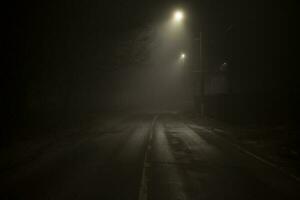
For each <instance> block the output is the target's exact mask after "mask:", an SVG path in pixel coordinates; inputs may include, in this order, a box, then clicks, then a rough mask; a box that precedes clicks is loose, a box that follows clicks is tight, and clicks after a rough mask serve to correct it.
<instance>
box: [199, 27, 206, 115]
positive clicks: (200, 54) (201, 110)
mask: <svg viewBox="0 0 300 200" xmlns="http://www.w3.org/2000/svg"><path fill="white" fill-rule="evenodd" d="M199 70H200V117H201V118H204V90H205V87H204V84H205V80H204V78H205V75H204V66H203V61H202V32H201V31H200V32H199Z"/></svg>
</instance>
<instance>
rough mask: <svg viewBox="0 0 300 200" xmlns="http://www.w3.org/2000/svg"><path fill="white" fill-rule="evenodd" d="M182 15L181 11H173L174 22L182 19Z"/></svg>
mask: <svg viewBox="0 0 300 200" xmlns="http://www.w3.org/2000/svg"><path fill="white" fill-rule="evenodd" d="M183 17H184V16H183V12H182V11H179V10H177V11H175V12H174V15H173V18H174V20H175V21H176V22H180V21H182V19H183Z"/></svg>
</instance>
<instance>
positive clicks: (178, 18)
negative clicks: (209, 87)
mask: <svg viewBox="0 0 300 200" xmlns="http://www.w3.org/2000/svg"><path fill="white" fill-rule="evenodd" d="M183 18H184V13H183V12H182V11H181V10H176V11H175V12H174V13H173V21H175V22H176V23H180V22H181V21H182V20H183ZM198 40H199V72H200V95H199V97H200V99H199V100H200V115H201V117H204V112H205V111H204V90H205V86H204V85H205V80H204V79H205V75H204V70H203V65H202V64H203V61H202V33H201V31H200V32H199V38H198ZM185 57H186V56H185V54H183V53H182V54H181V56H180V59H181V60H182V61H183V63H184V59H185Z"/></svg>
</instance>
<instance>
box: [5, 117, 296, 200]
mask: <svg viewBox="0 0 300 200" xmlns="http://www.w3.org/2000/svg"><path fill="white" fill-rule="evenodd" d="M95 126H96V125H95ZM93 130H95V131H93V132H88V131H87V133H86V134H83V136H81V137H80V138H78V139H77V140H74V141H72V142H70V143H68V145H65V146H63V147H62V148H59V149H58V150H53V149H52V150H51V151H50V150H49V152H47V153H46V154H45V155H44V156H43V157H42V158H40V159H37V160H34V161H33V162H32V163H29V164H27V165H26V166H22V167H20V168H19V169H18V170H17V171H14V172H13V173H7V172H6V173H5V174H3V173H2V180H1V188H0V192H1V199H9V200H11V199H12V200H14V199H16V200H18V199H20V200H21V199H22V200H23V199H24V200H26V199H30V200H35V199H42V200H43V199H51V200H52V199H53V200H56V199H57V200H60V199H64V200H66V199H72V200H75V199H98V200H99V199H101V200H117V199H120V200H127V199H128V200H129V199H130V200H134V199H143V200H146V199H148V200H169V199H170V200H171V199H172V200H182V199H199V200H219V199H226V200H227V199H228V200H229V199H230V200H231V199H241V200H248V199H255V200H260V199H274V200H277V199H300V198H299V197H300V190H299V189H300V185H299V183H297V182H296V181H295V180H293V179H292V178H290V177H288V176H287V175H286V174H283V173H281V172H280V170H278V169H276V168H274V167H272V166H269V165H267V164H265V163H263V162H261V161H260V160H258V159H256V158H255V157H253V156H250V155H248V154H246V153H244V152H243V151H241V150H240V149H238V148H236V147H235V146H234V145H232V144H231V143H230V142H227V141H226V140H224V139H223V138H222V137H220V136H218V135H217V134H215V133H214V132H212V131H210V130H209V129H207V128H206V127H201V126H198V125H196V124H193V123H192V122H189V121H187V120H185V119H183V118H182V117H180V116H179V115H176V114H160V115H157V114H147V115H135V116H130V117H128V118H127V119H124V120H121V121H118V122H116V123H115V124H113V126H111V128H109V129H107V128H106V129H105V130H104V129H101V126H99V127H97V126H96V127H93Z"/></svg>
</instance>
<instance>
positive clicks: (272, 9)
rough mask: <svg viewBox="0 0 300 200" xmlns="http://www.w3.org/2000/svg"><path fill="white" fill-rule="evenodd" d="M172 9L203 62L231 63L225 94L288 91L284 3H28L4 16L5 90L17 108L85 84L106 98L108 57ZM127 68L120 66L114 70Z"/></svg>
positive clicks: (15, 5) (207, 0) (212, 0)
mask: <svg viewBox="0 0 300 200" xmlns="http://www.w3.org/2000/svg"><path fill="white" fill-rule="evenodd" d="M176 7H181V8H183V9H184V10H186V11H187V13H188V17H187V18H188V22H187V24H188V26H189V29H190V30H191V31H193V32H197V31H199V27H201V30H202V31H203V33H204V40H205V41H204V43H205V44H206V45H205V46H204V52H205V53H204V54H205V59H207V60H208V61H207V62H209V63H211V64H212V65H217V64H218V63H220V62H223V61H224V60H225V61H228V62H229V63H230V65H229V67H230V68H229V69H230V70H229V74H230V76H229V77H230V81H231V83H232V90H234V91H242V92H259V91H273V92H274V91H275V92H282V91H284V90H286V89H290V88H291V87H290V86H291V85H289V83H290V82H289V79H290V78H291V75H290V74H289V73H290V70H287V66H286V65H287V63H286V59H287V54H288V49H289V46H288V44H289V37H288V35H289V14H288V12H289V11H288V9H289V5H288V4H287V3H286V2H284V1H277V0H275V1H271V0H265V1H261V0H252V1H248V0H227V1H225V0H223V1H221V0H202V1H200V0H195V1H192V0H191V1H170V0H169V1H162V0H160V1H156V0H143V1H96V0H90V1H71V0H65V1H60V0H52V1H33V0H29V1H23V2H19V3H11V6H9V7H8V9H7V11H8V12H7V18H8V22H9V23H8V28H7V32H6V33H7V34H8V35H7V40H6V42H7V43H8V48H7V52H8V59H9V64H10V67H9V69H8V73H7V76H6V77H4V79H5V80H6V81H7V82H6V83H5V84H6V85H7V86H8V87H7V88H6V89H7V91H8V93H9V94H11V95H13V96H14V97H16V96H17V97H20V98H14V99H22V100H20V101H23V99H24V98H27V97H26V96H30V95H31V94H32V93H37V94H42V95H46V94H56V95H62V94H65V93H66V92H69V91H71V90H74V93H76V92H78V88H85V85H89V84H90V85H93V84H94V85H96V84H98V87H99V90H101V89H100V88H102V89H104V88H105V89H104V90H108V89H107V87H106V84H107V82H105V81H104V80H105V79H106V80H107V81H109V79H110V77H109V76H108V75H107V73H106V71H107V70H110V69H111V68H115V67H116V60H118V59H120V58H118V57H117V56H116V55H117V54H115V53H114V52H116V51H117V50H116V49H118V48H119V42H120V41H121V42H122V41H123V42H124V40H131V39H133V38H134V37H135V35H132V33H134V32H138V31H139V30H144V29H146V28H147V27H148V26H150V25H151V24H155V23H157V22H159V21H160V20H161V19H162V18H166V17H168V16H169V13H170V12H171V11H172V9H173V8H176ZM200 25H201V26H200ZM228 28H229V29H228ZM227 29H228V30H227ZM226 30H227V31H226ZM117 63H118V62H117ZM128 65H130V61H127V60H124V62H123V66H117V67H125V68H126V67H128ZM208 67H209V66H208ZM100 79H101V81H102V83H101V81H100V83H99V80H100ZM112 80H113V79H112ZM112 82H114V81H112ZM112 84H113V83H112ZM103 85H105V86H103ZM95 87H96V86H95ZM15 91H17V92H15ZM71 93H72V92H71ZM50 96H51V95H50ZM45 98H46V97H45Z"/></svg>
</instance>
